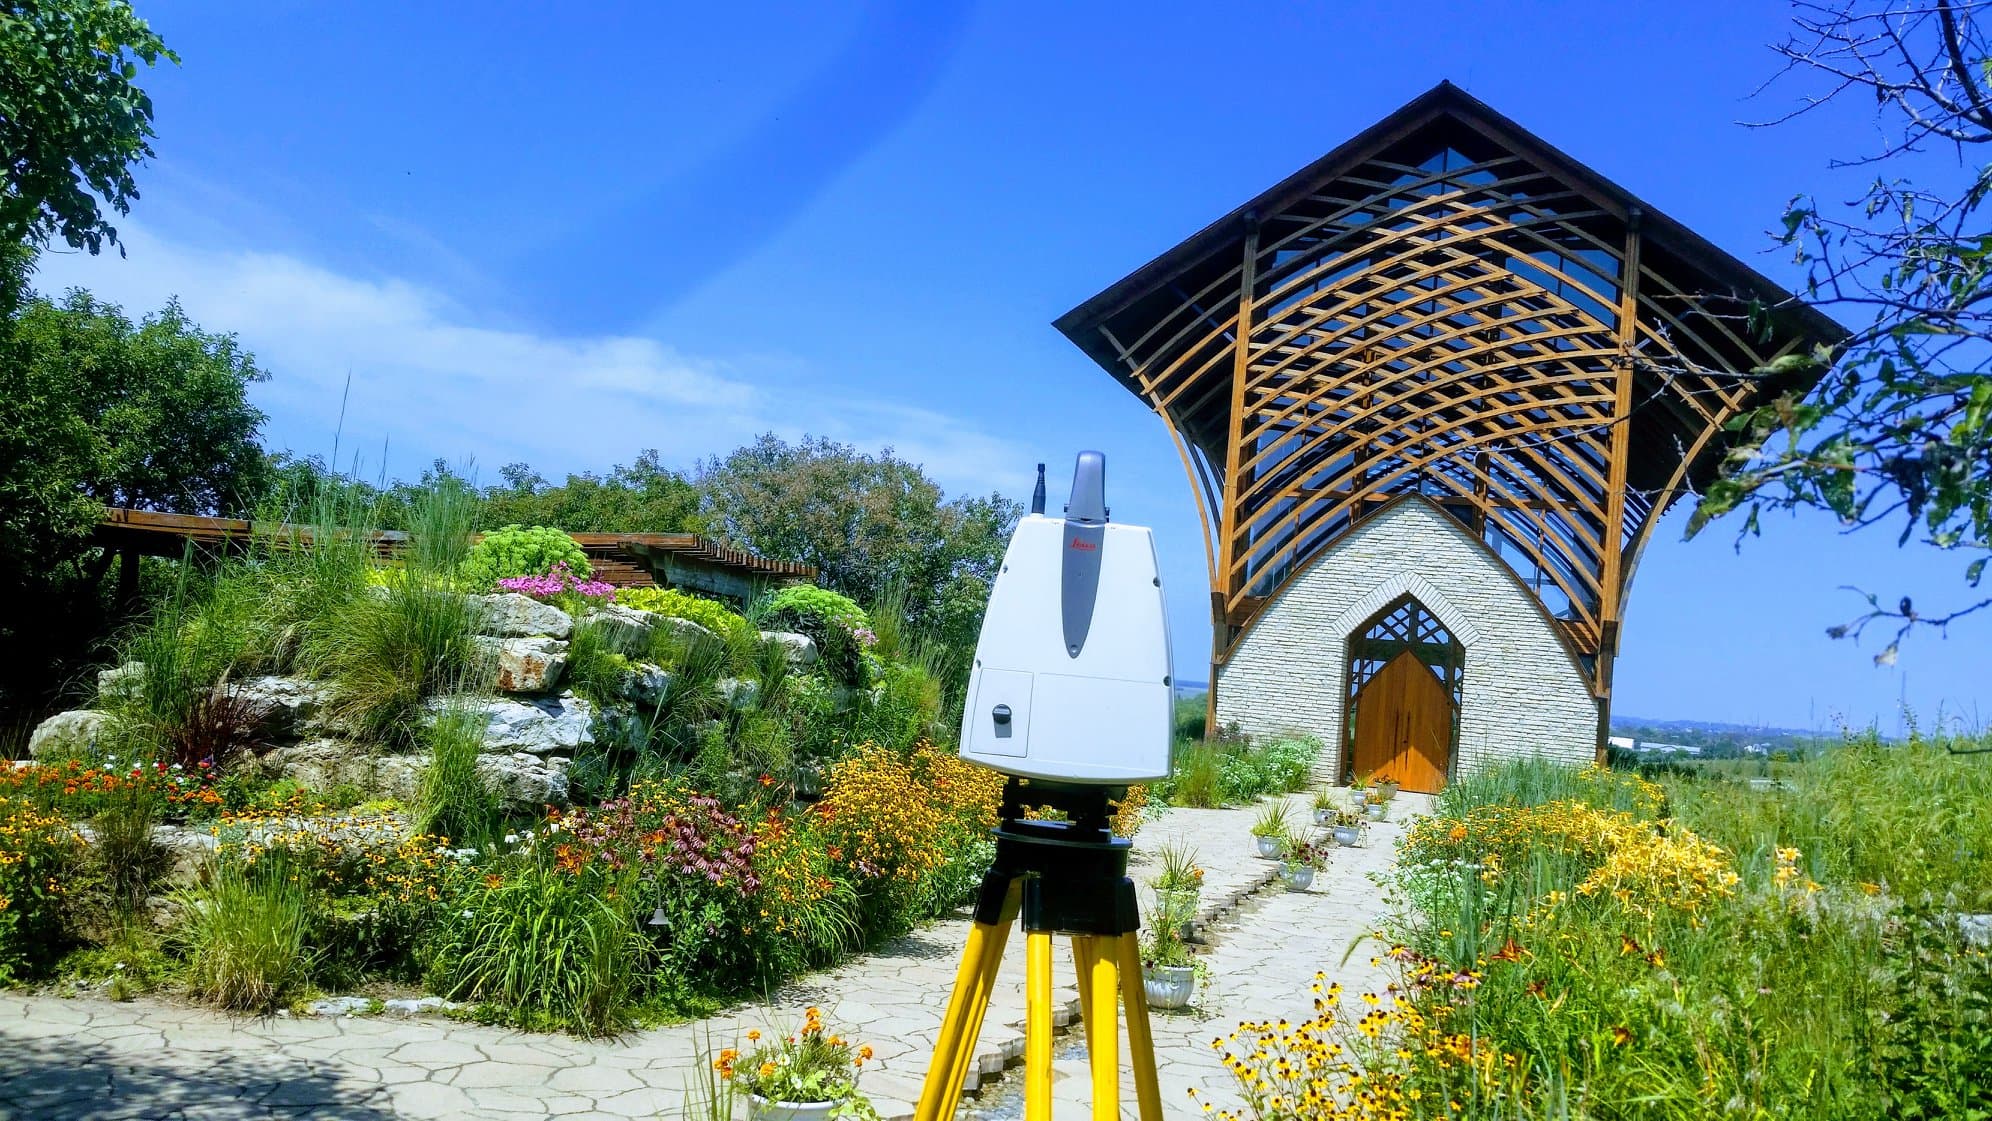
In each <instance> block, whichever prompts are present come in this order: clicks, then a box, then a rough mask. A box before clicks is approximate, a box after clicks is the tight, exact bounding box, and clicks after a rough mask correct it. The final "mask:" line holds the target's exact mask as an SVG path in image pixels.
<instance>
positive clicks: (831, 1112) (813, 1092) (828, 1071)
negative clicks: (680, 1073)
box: [713, 1007, 872, 1121]
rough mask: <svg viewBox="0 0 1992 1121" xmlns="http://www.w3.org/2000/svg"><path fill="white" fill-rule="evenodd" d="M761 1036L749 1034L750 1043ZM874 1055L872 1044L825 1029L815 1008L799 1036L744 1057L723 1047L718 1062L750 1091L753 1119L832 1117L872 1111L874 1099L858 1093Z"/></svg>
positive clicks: (820, 1120)
mask: <svg viewBox="0 0 1992 1121" xmlns="http://www.w3.org/2000/svg"><path fill="white" fill-rule="evenodd" d="M760 1038H761V1033H760V1032H758V1031H750V1032H748V1033H747V1041H748V1042H749V1043H756V1042H758V1041H759V1040H760ZM871 1055H872V1050H871V1048H870V1047H869V1046H863V1047H853V1046H851V1044H850V1043H849V1042H848V1041H847V1040H845V1039H844V1037H843V1036H840V1035H832V1034H829V1033H827V1032H825V1031H824V1029H823V1015H822V1012H821V1011H820V1010H819V1009H816V1008H814V1007H812V1008H810V1009H808V1010H807V1011H805V1012H804V1013H803V1022H802V1029H801V1030H800V1031H798V1032H796V1033H795V1034H794V1035H791V1036H788V1037H787V1038H785V1039H777V1040H773V1041H770V1042H768V1043H765V1044H762V1045H761V1046H759V1047H756V1048H755V1049H754V1050H752V1051H750V1052H748V1053H747V1054H746V1055H744V1056H742V1055H740V1054H738V1053H737V1052H735V1051H733V1050H732V1049H728V1050H725V1051H721V1052H720V1053H719V1059H718V1061H716V1062H715V1063H714V1064H713V1066H714V1068H715V1069H717V1070H718V1071H719V1073H720V1076H721V1077H722V1078H724V1079H726V1080H728V1081H730V1082H732V1083H734V1085H735V1086H737V1087H738V1088H739V1089H741V1090H744V1091H746V1093H747V1118H748V1121H827V1119H829V1118H833V1117H859V1118H862V1117H865V1116H867V1115H870V1114H871V1108H870V1107H871V1103H870V1102H869V1101H868V1100H867V1099H866V1098H865V1097H864V1095H862V1094H860V1093H858V1072H859V1070H861V1069H862V1068H863V1067H864V1065H865V1060H867V1059H869V1058H871Z"/></svg>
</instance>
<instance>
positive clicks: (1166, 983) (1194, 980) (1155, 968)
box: [1141, 922, 1210, 1009]
mask: <svg viewBox="0 0 1992 1121" xmlns="http://www.w3.org/2000/svg"><path fill="white" fill-rule="evenodd" d="M1209 971H1210V966H1209V965H1207V964H1205V962H1204V960H1203V959H1202V958H1200V957H1198V956H1197V955H1195V954H1193V953H1191V952H1190V947H1189V946H1188V945H1187V944H1185V943H1184V942H1183V939H1182V936H1181V935H1180V934H1179V933H1178V932H1177V930H1176V928H1175V925H1174V924H1172V923H1167V922H1161V923H1155V924H1152V925H1151V926H1150V928H1149V931H1148V933H1147V935H1146V936H1145V937H1144V938H1143V939H1142V943H1141V987H1142V990H1143V991H1144V992H1145V993H1147V995H1148V1006H1149V1007H1150V1008H1162V1009H1176V1008H1183V1007H1186V1006H1188V1004H1189V1003H1190V999H1191V998H1192V997H1194V996H1196V993H1197V988H1198V986H1199V985H1200V984H1202V983H1203V982H1204V981H1205V980H1207V979H1208V977H1209Z"/></svg>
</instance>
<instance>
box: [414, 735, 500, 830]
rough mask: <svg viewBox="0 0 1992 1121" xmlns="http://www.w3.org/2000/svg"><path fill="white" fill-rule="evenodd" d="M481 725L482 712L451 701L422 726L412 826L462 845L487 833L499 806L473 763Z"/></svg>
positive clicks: (481, 744) (479, 745)
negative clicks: (424, 757)
mask: <svg viewBox="0 0 1992 1121" xmlns="http://www.w3.org/2000/svg"><path fill="white" fill-rule="evenodd" d="M484 728H485V720H484V717H483V715H482V714H480V713H477V712H473V711H470V710H468V709H465V708H463V707H461V706H458V705H454V704H451V705H447V706H446V707H445V708H444V709H443V711H442V712H440V713H438V714H437V715H436V719H435V720H434V721H433V722H432V723H430V724H429V726H428V727H427V728H426V729H424V732H423V736H422V739H423V741H424V744H425V746H426V747H427V748H428V751H429V765H428V767H427V768H426V769H425V770H423V772H422V786H421V791H420V793H419V794H418V795H417V797H416V810H415V829H416V832H418V833H427V834H429V835H431V836H436V837H448V838H449V839H450V842H451V843H452V844H455V845H457V846H458V847H466V848H476V847H479V846H481V845H483V844H484V843H485V842H487V841H489V840H490V839H491V834H492V832H493V831H494V827H495V826H496V825H497V824H498V810H499V807H498V803H497V799H496V798H495V797H493V795H492V793H491V790H490V788H488V787H487V786H485V784H484V776H483V775H482V774H480V773H479V772H478V769H477V756H478V753H479V752H480V751H481V750H482V749H483V747H484Z"/></svg>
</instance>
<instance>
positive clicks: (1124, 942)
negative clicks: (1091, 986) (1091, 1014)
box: [1115, 932, 1162, 1121]
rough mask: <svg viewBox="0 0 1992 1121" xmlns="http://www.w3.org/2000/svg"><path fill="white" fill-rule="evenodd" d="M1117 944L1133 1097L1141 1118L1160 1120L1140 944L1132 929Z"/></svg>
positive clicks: (1152, 1042) (1159, 1097)
mask: <svg viewBox="0 0 1992 1121" xmlns="http://www.w3.org/2000/svg"><path fill="white" fill-rule="evenodd" d="M1115 941H1116V942H1118V943H1119V945H1118V947H1117V949H1118V951H1119V954H1120V967H1121V992H1122V994H1124V996H1123V999H1125V1001H1126V1002H1127V1050H1128V1058H1129V1059H1130V1060H1132V1064H1133V1066H1134V1097H1135V1101H1136V1102H1137V1103H1139V1105H1140V1107H1141V1121H1162V1087H1161V1086H1160V1085H1159V1084H1158V1083H1157V1081H1156V1076H1155V1037H1154V1035H1153V1033H1151V1032H1150V1031H1149V1030H1148V1029H1149V1025H1148V990H1147V988H1146V987H1144V986H1143V984H1142V978H1141V944H1140V943H1139V942H1138V941H1137V940H1136V939H1135V936H1134V934H1133V933H1132V932H1130V933H1127V934H1123V935H1121V936H1120V937H1119V938H1117V939H1115Z"/></svg>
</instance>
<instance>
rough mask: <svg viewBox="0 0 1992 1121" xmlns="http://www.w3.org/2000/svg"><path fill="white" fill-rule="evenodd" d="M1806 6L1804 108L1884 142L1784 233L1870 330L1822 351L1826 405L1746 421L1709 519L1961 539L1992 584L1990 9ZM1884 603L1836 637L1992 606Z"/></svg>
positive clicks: (1771, 410) (1839, 306)
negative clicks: (1850, 112) (1730, 516)
mask: <svg viewBox="0 0 1992 1121" xmlns="http://www.w3.org/2000/svg"><path fill="white" fill-rule="evenodd" d="M1795 7H1796V9H1797V12H1798V14H1797V16H1796V18H1795V27H1796V31H1795V33H1794V34H1793V36H1792V37H1791V38H1790V39H1789V40H1788V41H1786V42H1785V43H1783V44H1782V45H1780V46H1779V47H1778V48H1777V50H1778V53H1779V54H1781V55H1782V56H1783V57H1784V58H1785V59H1786V62H1787V67H1786V70H1785V74H1786V75H1787V76H1788V77H1789V78H1790V79H1791V80H1794V81H1800V82H1809V83H1810V84H1809V85H1808V86H1807V88H1806V89H1804V90H1803V91H1802V97H1801V106H1802V107H1801V108H1800V109H1798V110H1797V111H1796V112H1795V113H1793V114H1792V116H1798V115H1801V114H1804V113H1808V112H1813V111H1817V110H1818V109H1820V108H1821V107H1823V106H1825V105H1828V104H1831V103H1834V102H1837V101H1840V100H1842V99H1844V98H1848V97H1853V98H1858V99H1859V100H1860V104H1861V105H1862V106H1864V107H1871V109H1872V111H1873V113H1874V114H1875V118H1876V124H1877V125H1878V126H1879V127H1878V135H1879V136H1880V137H1881V142H1880V146H1879V147H1878V148H1877V149H1874V150H1870V151H1868V152H1865V153H1850V154H1848V155H1847V156H1846V157H1845V158H1844V159H1843V160H1842V161H1840V162H1839V163H1838V164H1837V166H1839V167H1843V168H1845V167H1856V168H1866V169H1869V170H1871V171H1872V172H1873V178H1872V180H1871V181H1870V182H1869V184H1868V186H1867V189H1866V190H1865V192H1864V193H1862V194H1861V195H1860V196H1859V197H1857V198H1855V199H1853V200H1852V201H1851V202H1845V203H1841V202H1837V201H1835V202H1824V203H1822V202H1821V201H1820V200H1818V199H1816V198H1813V197H1811V196H1806V195H1801V196H1799V197H1798V198H1796V199H1794V200H1793V202H1792V204H1791V206H1790V208H1789V210H1788V211H1787V213H1786V214H1785V216H1784V223H1783V230H1782V239H1783V242H1784V244H1785V245H1786V246H1788V247H1789V248H1790V249H1791V251H1792V253H1793V255H1794V258H1795V259H1796V261H1797V262H1798V264H1799V265H1800V267H1802V268H1804V269H1805V270H1806V274H1807V278H1806V289H1805V292H1806V296H1807V298H1808V300H1809V301H1810V302H1812V303H1814V304H1816V305H1818V306H1819V307H1821V308H1822V309H1824V310H1826V311H1828V312H1830V313H1833V314H1836V315H1839V316H1840V317H1841V318H1842V319H1843V320H1845V321H1847V322H1848V323H1849V324H1850V325H1851V326H1854V327H1855V328H1856V330H1855V333H1854V335H1853V337H1852V338H1851V339H1850V340H1849V341H1848V342H1847V343H1846V344H1845V346H1844V347H1843V348H1841V349H1840V351H1839V352H1838V353H1837V354H1822V355H1817V356H1813V359H1811V360H1819V359H1824V360H1828V361H1832V360H1835V359H1837V366H1836V367H1835V368H1834V369H1833V370H1832V371H1831V372H1829V373H1828V374H1827V375H1826V376H1825V378H1824V379H1823V380H1822V381H1821V382H1820V384H1819V386H1818V387H1817V388H1816V389H1815V390H1814V391H1813V392H1812V393H1811V394H1810V395H1809V396H1807V397H1805V398H1804V399H1802V400H1799V399H1792V398H1785V399H1781V400H1777V401H1774V402H1772V403H1771V404H1769V405H1767V406H1765V407H1764V408H1762V409H1760V410H1757V411H1756V412H1755V413H1753V414H1748V415H1745V416H1743V417H1740V418H1738V419H1737V421H1736V422H1735V424H1734V428H1735V429H1736V430H1737V432H1738V435H1739V437H1740V439H1739V442H1738V447H1737V448H1736V450H1735V451H1734V452H1733V453H1732V455H1731V457H1730V461H1729V463H1728V464H1727V473H1726V476H1725V478H1724V479H1723V480H1722V481H1720V482H1718V483H1717V484H1716V485H1714V486H1712V487H1711V488H1710V489H1709V492H1708V494H1707V495H1706V496H1704V498H1703V500H1702V502H1701V505H1700V508H1699V509H1698V510H1697V511H1696V518H1695V522H1694V528H1697V529H1698V528H1700V526H1701V525H1702V524H1704V523H1705V522H1706V521H1707V520H1708V519H1709V518H1711V517H1714V516H1718V515H1721V514H1724V513H1727V512H1729V511H1732V510H1736V509H1739V508H1742V509H1747V511H1748V517H1747V519H1746V521H1745V523H1744V526H1743V532H1745V533H1755V532H1757V531H1758V524H1759V523H1758V516H1759V514H1760V512H1761V511H1763V510H1766V509H1773V510H1775V509H1797V508H1801V507H1806V508H1813V509H1820V510H1825V511H1829V512H1830V513H1832V514H1833V515H1834V516H1836V517H1837V518H1838V519H1839V520H1840V521H1841V522H1842V524H1844V525H1845V526H1847V527H1848V528H1849V529H1859V528H1862V527H1866V526H1870V525H1875V524H1877V523H1883V522H1890V523H1895V524H1899V525H1900V526H1901V538H1900V539H1901V541H1902V542H1903V543H1905V544H1906V543H1907V542H1908V541H1909V540H1910V539H1911V538H1919V539H1921V540H1922V541H1924V542H1927V543H1928V544H1930V545H1933V546H1936V547H1937V548H1941V549H1948V550H1955V551H1956V552H1957V553H1958V554H1959V555H1960V558H1961V560H1962V562H1963V565H1962V567H1963V572H1964V576H1965V579H1966V581H1967V582H1968V583H1969V584H1970V585H1972V586H1974V587H1976V586H1978V584H1979V583H1980V579H1981V577H1982V576H1983V575H1984V573H1985V569H1986V563H1987V560H1988V558H1992V377H1989V376H1988V375H1987V372H1986V362H1987V360H1988V358H1992V351H1988V349H1987V346H1986V344H1987V342H1988V341H1992V220H1988V219H1992V214H1988V212H1987V211H1986V209H1985V203H1986V201H1987V197H1988V194H1992V163H1988V162H1987V161H1986V160H1985V159H1984V157H1983V153H1985V152H1986V151H1988V150H1992V149H1988V148H1987V145H1992V50H1988V43H1987V38H1986V35H1985V31H1984V29H1983V28H1982V27H1981V26H1980V25H1979V24H1978V22H1977V20H1976V16H1977V14H1978V11H1979V9H1980V6H1979V5H1977V4H1975V3H1973V4H1967V3H1954V2H1952V0H1907V2H1903V3H1892V4H1881V3H1874V2H1872V0H1857V2H1855V3H1850V4H1844V5H1820V4H1813V3H1809V2H1801V3H1798V4H1796V5H1795ZM1786 119H1789V118H1786ZM1974 153H1976V154H1978V158H1976V159H1974V158H1973V156H1974ZM1938 157H1942V158H1938ZM1912 172H1913V173H1914V175H1915V176H1917V177H1920V178H1912ZM1797 360H1806V359H1804V358H1803V356H1800V358H1799V359H1797ZM1866 601H1867V607H1866V609H1865V610H1864V611H1863V612H1862V613H1861V614H1860V615H1859V616H1858V617H1856V618H1855V619H1853V620H1852V621H1850V622H1848V623H1846V624H1842V625H1839V626H1835V627H1833V628H1830V629H1829V631H1828V633H1829V634H1831V635H1832V636H1833V637H1835V638H1840V637H1849V636H1857V635H1859V634H1860V633H1861V631H1862V630H1863V629H1864V628H1865V627H1867V626H1868V625H1869V624H1871V623H1874V622H1876V621H1877V620H1887V621H1888V624H1889V625H1892V626H1894V627H1895V628H1896V630H1895V633H1894V635H1893V637H1892V638H1891V640H1890V641H1889V643H1888V645H1887V646H1886V647H1885V648H1884V649H1883V650H1882V652H1881V653H1880V654H1879V655H1878V656H1877V661H1880V662H1884V663H1886V662H1890V661H1893V660H1894V658H1895V654H1896V648H1897V644H1898V643H1899V642H1900V641H1901V639H1902V638H1903V637H1904V636H1905V635H1906V634H1907V633H1908V632H1909V631H1910V630H1911V629H1913V628H1915V627H1917V626H1918V625H1930V626H1934V627H1937V628H1939V629H1942V628H1944V627H1947V626H1948V625H1949V624H1950V623H1951V622H1952V621H1953V620H1955V619H1958V618H1960V617H1962V616H1964V615H1967V614H1970V613H1972V612H1974V611H1978V610H1981V609H1983V608H1985V607H1987V606H1992V597H1987V598H1983V599H1979V600H1977V601H1976V602H1973V603H1967V604H1965V605H1962V606H1958V607H1954V608H1951V609H1948V610H1946V611H1939V612H1931V611H1926V610H1922V609H1919V608H1918V607H1917V605H1916V604H1914V603H1912V602H1910V600H1908V599H1907V598H1902V599H1900V600H1899V601H1898V602H1895V603H1884V602H1883V601H1882V598H1881V597H1879V596H1875V595H1867V596H1866Z"/></svg>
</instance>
